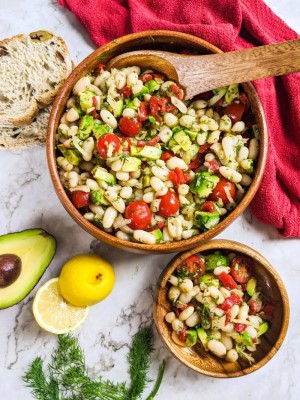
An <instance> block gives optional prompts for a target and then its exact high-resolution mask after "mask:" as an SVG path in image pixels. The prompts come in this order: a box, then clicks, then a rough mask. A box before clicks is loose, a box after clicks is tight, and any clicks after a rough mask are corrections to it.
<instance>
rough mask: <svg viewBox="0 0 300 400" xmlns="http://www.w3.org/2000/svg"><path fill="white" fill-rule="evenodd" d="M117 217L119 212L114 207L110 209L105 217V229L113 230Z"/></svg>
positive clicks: (106, 211)
mask: <svg viewBox="0 0 300 400" xmlns="http://www.w3.org/2000/svg"><path fill="white" fill-rule="evenodd" d="M117 215H118V212H117V210H116V209H115V208H114V207H108V208H107V209H106V210H105V213H104V216H103V228H105V229H108V228H111V227H112V226H113V223H114V220H115V218H116V217H117Z"/></svg>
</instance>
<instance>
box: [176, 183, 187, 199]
mask: <svg viewBox="0 0 300 400" xmlns="http://www.w3.org/2000/svg"><path fill="white" fill-rule="evenodd" d="M189 190H190V187H189V185H187V184H186V183H181V184H180V185H179V186H178V193H179V194H181V195H183V196H185V195H187V194H188V192H189Z"/></svg>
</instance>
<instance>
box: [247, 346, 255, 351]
mask: <svg viewBox="0 0 300 400" xmlns="http://www.w3.org/2000/svg"><path fill="white" fill-rule="evenodd" d="M246 349H247V350H248V351H251V352H252V351H256V345H255V344H254V345H253V346H246Z"/></svg>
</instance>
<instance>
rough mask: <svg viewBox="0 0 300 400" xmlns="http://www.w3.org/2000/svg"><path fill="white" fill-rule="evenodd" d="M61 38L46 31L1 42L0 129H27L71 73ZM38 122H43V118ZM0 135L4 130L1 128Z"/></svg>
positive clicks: (42, 116)
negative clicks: (2, 125) (12, 126)
mask: <svg viewBox="0 0 300 400" xmlns="http://www.w3.org/2000/svg"><path fill="white" fill-rule="evenodd" d="M72 66H73V65H72V61H71V58H70V56H69V52H68V49H67V46H66V44H65V42H64V41H63V39H62V38H60V37H59V36H56V35H54V34H53V33H51V32H48V31H37V32H32V33H30V34H29V35H23V34H22V35H17V36H14V37H12V38H10V39H5V40H2V41H1V42H0V125H1V124H7V123H10V124H13V125H16V126H24V125H29V124H31V122H32V121H33V119H34V118H35V117H36V115H37V113H38V111H39V109H43V108H45V107H47V106H48V105H49V104H51V103H52V102H53V100H54V98H55V96H56V94H57V92H58V90H59V88H60V86H61V85H62V83H63V82H64V80H65V79H66V78H67V77H68V75H69V74H70V73H71V71H72ZM40 118H44V114H42V115H41V116H40V117H39V119H40ZM0 129H1V131H0V135H2V134H3V127H1V126H0Z"/></svg>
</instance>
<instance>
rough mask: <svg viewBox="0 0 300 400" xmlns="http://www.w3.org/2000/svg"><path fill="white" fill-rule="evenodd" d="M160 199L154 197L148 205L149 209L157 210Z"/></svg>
mask: <svg viewBox="0 0 300 400" xmlns="http://www.w3.org/2000/svg"><path fill="white" fill-rule="evenodd" d="M160 202H161V199H155V200H153V201H152V203H151V205H150V210H151V211H152V212H157V211H158V210H159V205H160Z"/></svg>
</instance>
